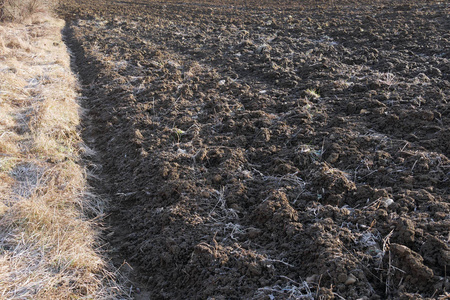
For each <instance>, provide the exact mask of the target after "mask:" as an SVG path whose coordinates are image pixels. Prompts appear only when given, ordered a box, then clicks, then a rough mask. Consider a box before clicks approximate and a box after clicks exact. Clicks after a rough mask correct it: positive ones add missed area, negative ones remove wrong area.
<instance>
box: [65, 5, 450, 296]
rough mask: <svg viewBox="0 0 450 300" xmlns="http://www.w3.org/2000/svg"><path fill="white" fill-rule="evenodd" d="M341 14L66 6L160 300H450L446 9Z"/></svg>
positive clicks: (123, 242)
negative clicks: (391, 299) (304, 299)
mask: <svg viewBox="0 0 450 300" xmlns="http://www.w3.org/2000/svg"><path fill="white" fill-rule="evenodd" d="M335 2H338V3H334V4H333V3H331V4H330V3H329V2H328V1H326V3H321V2H320V1H314V2H313V3H312V4H311V3H306V2H301V3H300V2H283V3H278V2H277V3H275V2H271V1H266V2H258V3H257V4H256V3H254V2H252V1H247V2H237V1H221V2H217V3H214V2H201V1H199V2H189V1H186V2H185V3H180V2H170V1H169V2H164V3H161V2H152V1H132V0H130V1H106V0H96V1H94V0H82V1H71V0H65V1H64V4H63V5H62V8H61V13H62V14H64V16H65V17H66V18H67V19H68V20H71V23H70V26H69V27H68V28H67V37H68V43H69V44H70V46H71V48H72V51H74V53H75V58H76V65H77V68H78V70H79V72H80V76H81V79H82V80H83V84H84V96H85V98H84V99H85V100H84V103H83V105H84V107H85V108H86V109H87V113H86V116H85V120H84V136H85V139H86V141H87V143H89V144H90V145H91V146H92V147H93V148H94V149H95V150H96V151H97V153H98V159H99V161H100V163H101V166H102V169H101V170H99V171H97V172H98V174H99V178H100V179H101V180H99V182H98V183H97V189H98V192H100V193H103V194H104V195H105V196H107V197H109V198H110V199H111V208H110V212H109V214H110V218H109V222H110V230H109V231H108V232H106V233H105V238H106V239H107V241H108V242H109V243H110V244H111V247H112V253H111V256H112V258H113V259H114V260H116V261H123V260H126V261H127V262H128V263H129V264H130V265H131V266H133V267H134V273H133V276H134V278H135V281H136V282H137V284H138V286H139V287H140V288H141V289H142V291H143V292H145V295H146V296H145V297H150V298H152V299H207V298H208V299H239V298H241V299H274V297H275V298H276V299H298V298H301V297H304V298H308V297H309V298H311V299H312V298H313V297H315V298H319V297H320V299H338V298H339V299H341V298H342V297H343V298H345V299H357V298H359V299H387V298H402V299H417V298H439V297H442V298H443V297H445V295H447V296H448V294H446V291H448V290H449V289H450V283H449V279H448V278H449V276H448V275H449V274H448V273H449V271H450V268H449V264H450V250H449V249H450V248H449V228H450V215H449V213H450V194H449V187H450V179H449V178H450V160H449V155H450V144H449V141H450V128H449V120H450V104H449V100H450V90H449V87H450V82H449V81H450V62H449V59H450V34H449V32H450V20H449V15H450V8H449V5H448V4H446V3H445V1H444V2H435V1H427V2H415V1H408V2H404V1H389V2H383V1H371V2H370V3H368V4H364V3H359V4H355V3H351V2H340V1H335ZM135 296H136V298H139V293H138V292H137V293H136V294H135ZM142 298H143V297H142Z"/></svg>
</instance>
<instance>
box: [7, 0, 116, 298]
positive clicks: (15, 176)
mask: <svg viewBox="0 0 450 300" xmlns="http://www.w3.org/2000/svg"><path fill="white" fill-rule="evenodd" d="M0 3H3V4H4V3H5V2H4V1H3V2H0ZM63 26H64V22H63V21H61V20H55V19H52V18H49V17H46V18H45V19H41V21H40V22H37V21H36V20H34V22H33V24H32V25H28V26H25V25H20V24H12V23H8V24H7V23H4V24H2V25H0V299H80V298H83V299H117V298H121V296H120V295H122V294H123V293H122V292H121V290H120V288H119V287H117V285H116V284H115V283H114V281H115V279H114V276H113V274H111V273H109V272H108V271H107V269H108V265H107V263H105V261H104V259H103V258H102V257H101V255H100V254H99V251H98V249H97V248H98V247H99V246H98V245H99V243H98V232H96V230H95V228H96V227H97V226H96V225H97V224H95V222H94V221H93V218H98V217H100V216H101V215H102V213H103V203H102V201H101V199H98V198H95V197H93V196H92V195H90V194H89V193H88V189H87V184H86V176H87V175H86V172H85V170H84V169H83V168H82V167H81V166H80V156H81V155H82V153H83V152H84V151H87V149H86V147H85V146H83V144H82V140H81V138H80V136H79V133H78V131H77V126H79V107H78V105H77V103H76V97H77V94H76V88H77V81H76V78H75V77H74V76H73V74H72V73H71V70H70V57H69V56H68V54H67V49H66V48H65V46H64V43H62V41H61V34H60V32H61V29H62V28H63ZM88 216H89V217H88Z"/></svg>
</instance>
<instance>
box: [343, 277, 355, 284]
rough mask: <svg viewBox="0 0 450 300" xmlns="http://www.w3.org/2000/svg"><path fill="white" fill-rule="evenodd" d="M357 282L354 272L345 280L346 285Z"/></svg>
mask: <svg viewBox="0 0 450 300" xmlns="http://www.w3.org/2000/svg"><path fill="white" fill-rule="evenodd" d="M355 282H356V277H355V275H353V274H350V275H349V276H348V277H347V280H346V281H345V284H346V285H350V284H354V283H355Z"/></svg>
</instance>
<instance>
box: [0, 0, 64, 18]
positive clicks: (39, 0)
mask: <svg viewBox="0 0 450 300" xmlns="http://www.w3.org/2000/svg"><path fill="white" fill-rule="evenodd" d="M57 2H58V1H57V0H0V20H1V21H14V22H24V21H32V20H33V18H34V17H36V15H43V14H47V13H48V12H49V11H50V10H51V9H52V8H53V7H54V6H55V5H56V4H57ZM39 17H40V16H39Z"/></svg>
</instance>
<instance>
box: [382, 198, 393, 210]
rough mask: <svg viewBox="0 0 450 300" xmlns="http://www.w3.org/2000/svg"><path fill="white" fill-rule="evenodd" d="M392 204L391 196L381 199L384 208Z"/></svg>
mask: <svg viewBox="0 0 450 300" xmlns="http://www.w3.org/2000/svg"><path fill="white" fill-rule="evenodd" d="M392 204H394V200H393V199H391V198H386V199H383V206H384V207H385V208H388V207H389V206H391V205H392Z"/></svg>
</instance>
